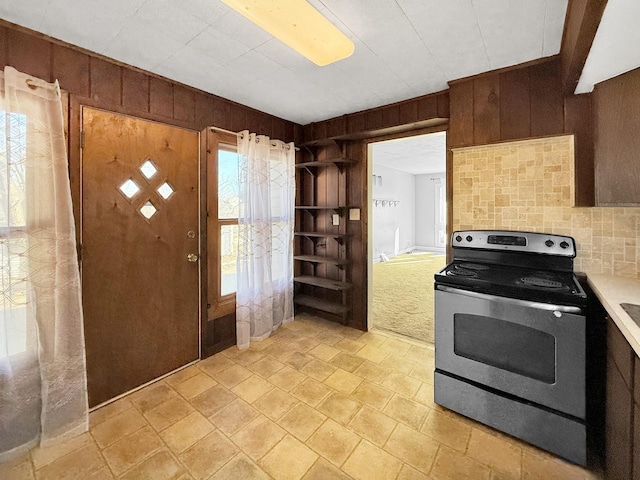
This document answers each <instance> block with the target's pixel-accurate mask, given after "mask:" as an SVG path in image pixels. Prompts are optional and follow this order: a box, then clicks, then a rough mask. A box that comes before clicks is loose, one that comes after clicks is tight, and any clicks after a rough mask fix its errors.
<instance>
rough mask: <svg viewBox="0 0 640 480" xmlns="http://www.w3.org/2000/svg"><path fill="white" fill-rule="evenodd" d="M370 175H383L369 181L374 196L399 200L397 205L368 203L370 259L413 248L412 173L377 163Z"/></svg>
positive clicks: (413, 195) (413, 197)
mask: <svg viewBox="0 0 640 480" xmlns="http://www.w3.org/2000/svg"><path fill="white" fill-rule="evenodd" d="M373 175H375V176H376V177H382V185H380V184H376V183H373V184H372V193H373V195H372V197H373V199H374V200H399V201H400V203H398V204H397V206H389V205H386V206H384V207H383V206H382V205H380V204H379V205H378V206H376V205H375V202H374V203H373V205H372V206H371V209H372V211H373V259H374V261H376V260H378V259H379V258H380V254H381V253H384V254H386V255H388V256H389V257H391V256H393V255H397V254H398V253H403V252H404V251H405V250H407V249H412V248H413V246H414V245H415V233H414V220H415V193H414V188H415V185H414V175H411V174H410V173H405V172H401V171H399V170H394V169H393V168H389V167H385V166H382V165H376V163H375V157H374V159H373Z"/></svg>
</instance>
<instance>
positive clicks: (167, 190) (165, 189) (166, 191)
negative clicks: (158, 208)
mask: <svg viewBox="0 0 640 480" xmlns="http://www.w3.org/2000/svg"><path fill="white" fill-rule="evenodd" d="M156 192H158V195H160V196H161V197H162V198H164V199H165V200H168V199H169V197H170V196H171V195H173V192H174V190H173V187H171V185H169V184H168V183H167V182H164V183H163V184H162V185H160V186H159V187H158V188H157V189H156Z"/></svg>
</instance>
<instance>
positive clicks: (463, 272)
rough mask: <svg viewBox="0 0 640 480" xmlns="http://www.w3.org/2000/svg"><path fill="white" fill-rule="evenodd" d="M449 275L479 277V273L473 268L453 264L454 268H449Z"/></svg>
mask: <svg viewBox="0 0 640 480" xmlns="http://www.w3.org/2000/svg"><path fill="white" fill-rule="evenodd" d="M447 275H449V276H454V277H456V276H457V277H477V276H478V273H477V272H474V271H473V270H469V269H466V268H462V267H460V266H459V265H453V266H452V268H449V269H447Z"/></svg>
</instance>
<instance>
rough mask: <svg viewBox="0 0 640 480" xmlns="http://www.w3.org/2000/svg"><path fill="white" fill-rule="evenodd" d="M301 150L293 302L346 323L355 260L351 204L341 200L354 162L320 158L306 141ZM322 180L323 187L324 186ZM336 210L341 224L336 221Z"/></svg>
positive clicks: (298, 174) (298, 172) (297, 172)
mask: <svg viewBox="0 0 640 480" xmlns="http://www.w3.org/2000/svg"><path fill="white" fill-rule="evenodd" d="M303 147H304V146H303ZM303 155H304V157H305V158H304V160H306V159H309V158H310V160H309V161H302V162H301V163H298V164H296V175H297V177H298V178H297V186H298V189H297V190H298V195H297V198H296V231H295V238H296V245H295V255H294V260H295V261H296V266H295V272H296V273H295V276H294V283H295V288H296V290H295V296H294V303H295V304H296V307H297V308H298V307H300V308H304V309H311V310H312V311H314V312H315V313H320V314H328V316H330V317H331V318H335V317H337V318H338V319H339V321H340V322H341V323H342V324H346V323H347V321H348V318H349V313H350V310H351V308H350V290H351V283H349V281H348V278H349V270H350V269H349V266H350V265H351V260H350V259H349V255H348V242H347V239H348V237H349V235H348V234H347V221H348V211H349V207H348V206H346V205H342V203H346V191H345V190H346V184H347V182H346V181H345V179H344V178H342V176H345V175H347V173H348V167H349V165H351V164H352V163H353V161H352V160H350V159H348V158H342V157H340V158H331V159H327V160H321V161H319V160H317V159H316V156H315V152H314V150H313V147H308V146H307V147H304V152H303ZM336 179H337V180H342V181H335V180H336ZM319 183H321V185H322V187H323V188H321V189H320V190H319V188H318V185H319ZM332 188H335V189H337V190H331V189H332ZM319 191H320V192H321V193H319ZM327 192H328V193H327ZM327 197H331V198H333V199H334V200H333V201H330V200H329V199H328V198H327ZM335 199H338V202H337V204H336V201H335ZM335 215H338V219H339V222H338V225H335V224H334V222H333V220H334V216H335ZM323 316H324V315H323Z"/></svg>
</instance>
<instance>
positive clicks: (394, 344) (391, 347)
mask: <svg viewBox="0 0 640 480" xmlns="http://www.w3.org/2000/svg"><path fill="white" fill-rule="evenodd" d="M380 349H381V350H385V351H387V352H389V353H393V354H394V355H399V356H401V357H404V356H405V355H406V354H407V353H408V352H409V350H410V349H411V344H410V343H409V342H405V341H403V340H399V339H397V338H392V337H390V338H387V340H386V341H385V342H384V343H383V344H382V345H380Z"/></svg>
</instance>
